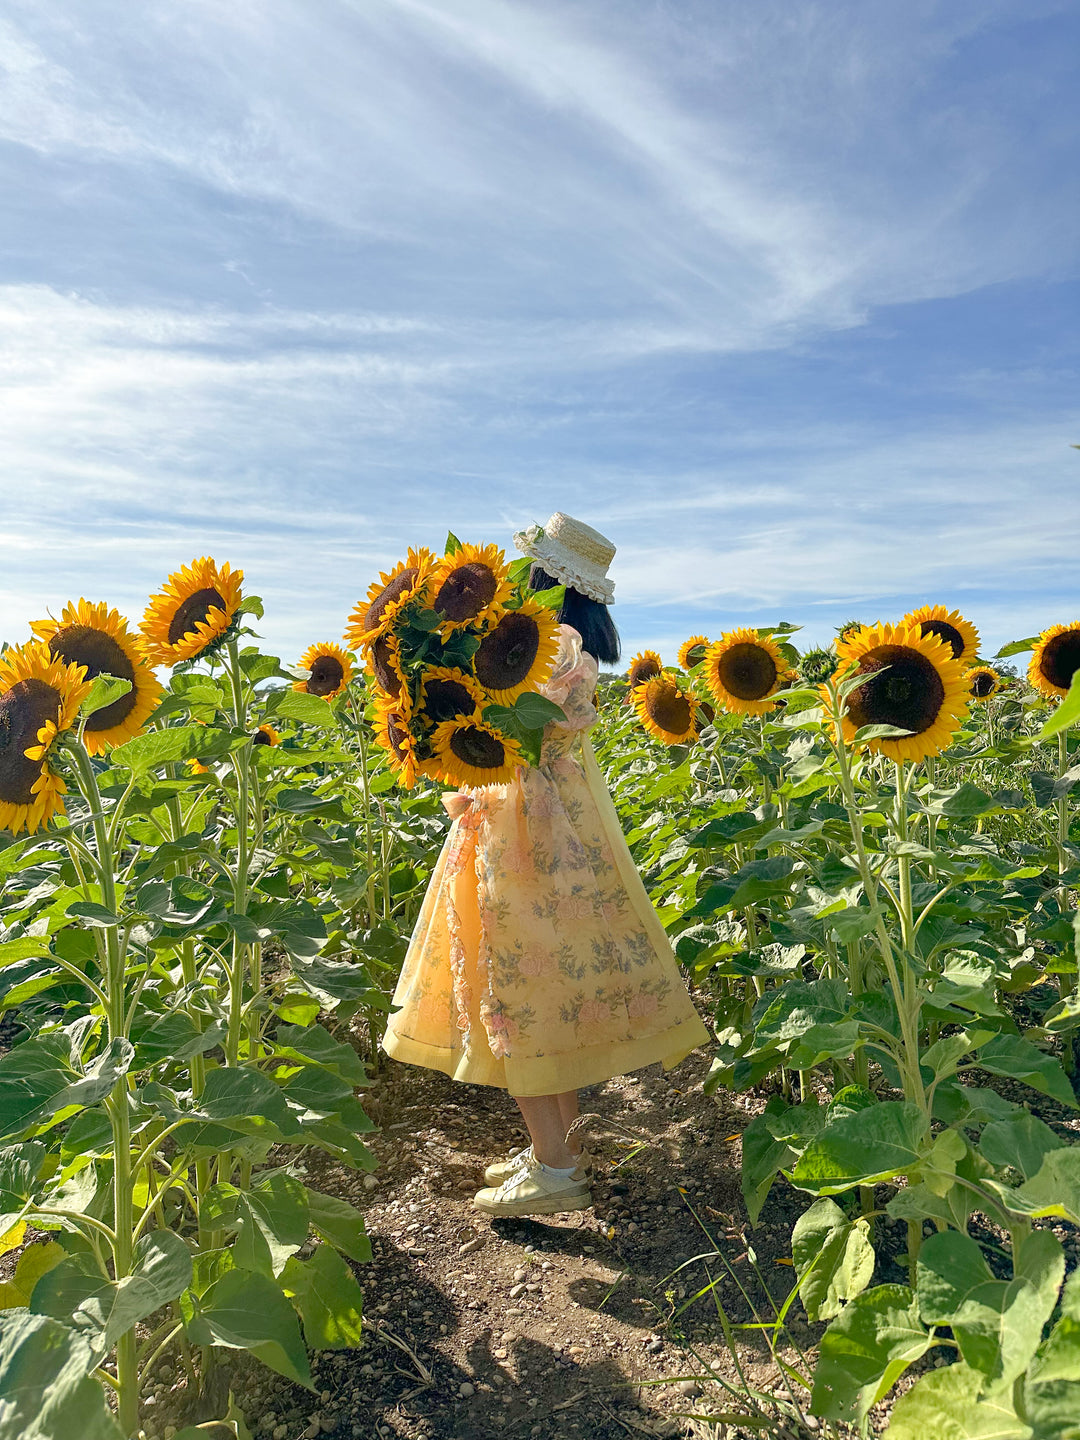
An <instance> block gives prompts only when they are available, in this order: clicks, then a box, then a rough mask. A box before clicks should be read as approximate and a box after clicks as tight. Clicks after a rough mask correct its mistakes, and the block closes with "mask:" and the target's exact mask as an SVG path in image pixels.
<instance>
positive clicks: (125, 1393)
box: [68, 740, 139, 1435]
mask: <svg viewBox="0 0 1080 1440" xmlns="http://www.w3.org/2000/svg"><path fill="white" fill-rule="evenodd" d="M68 745H69V748H70V752H71V754H72V756H73V757H74V760H75V765H76V769H77V770H78V773H79V779H80V782H81V784H80V788H81V790H82V792H83V798H84V800H85V801H86V803H87V805H88V806H89V807H90V814H91V817H92V824H93V827H94V844H95V848H96V850H97V868H98V875H99V878H100V881H101V903H102V905H103V906H104V907H105V909H106V910H108V911H110V912H111V913H112V914H114V915H115V913H116V877H115V863H114V856H113V845H112V837H111V835H110V833H109V827H108V825H106V823H105V816H104V813H103V811H102V799H101V792H100V790H99V789H98V783H97V776H96V774H95V773H94V767H93V764H92V763H91V760H90V756H89V755H88V754H87V753H86V750H85V748H84V747H83V745H82V744H81V743H80V742H78V741H75V740H71V741H69V742H68ZM105 956H106V959H105V975H104V981H105V983H104V986H103V989H104V991H105V998H106V1006H105V1021H106V1026H107V1033H108V1038H109V1043H110V1044H112V1043H113V1042H115V1041H117V1040H123V1039H126V1038H127V1037H126V1029H127V1026H126V1021H127V996H126V992H125V989H124V957H123V952H122V949H121V945H120V934H119V931H118V929H117V927H116V926H115V925H109V926H106V927H105ZM106 1109H107V1111H108V1115H109V1123H110V1126H111V1128H112V1146H113V1242H112V1257H113V1275H114V1278H115V1279H116V1280H123V1279H125V1278H126V1277H127V1276H128V1275H130V1274H131V1262H132V1256H133V1253H134V1229H135V1211H134V1202H133V1198H132V1195H133V1191H134V1186H135V1179H136V1175H135V1172H134V1171H133V1169H132V1164H131V1114H130V1108H129V1104H128V1082H127V1077H126V1076H122V1077H121V1078H120V1079H119V1080H118V1081H117V1082H116V1085H115V1086H114V1087H113V1091H112V1094H111V1095H110V1096H109V1098H108V1100H107V1101H106ZM116 1382H117V1411H118V1417H119V1421H120V1428H121V1429H122V1430H123V1432H124V1434H125V1435H134V1433H135V1431H136V1429H137V1428H138V1424H139V1367H138V1363H137V1360H136V1347H135V1331H134V1329H131V1330H127V1331H125V1332H124V1334H122V1335H121V1336H120V1338H119V1339H118V1340H117V1342H116Z"/></svg>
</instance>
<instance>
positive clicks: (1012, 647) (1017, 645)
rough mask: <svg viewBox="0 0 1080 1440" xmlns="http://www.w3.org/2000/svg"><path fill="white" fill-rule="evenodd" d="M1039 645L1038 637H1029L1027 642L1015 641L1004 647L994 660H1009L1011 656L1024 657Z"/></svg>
mask: <svg viewBox="0 0 1080 1440" xmlns="http://www.w3.org/2000/svg"><path fill="white" fill-rule="evenodd" d="M1038 643H1039V637H1038V635H1029V636H1028V637H1027V639H1026V640H1014V641H1012V643H1011V644H1009V645H1003V646H1002V647H1001V649H1000V650H999V651H998V652H997V654H996V655H995V656H994V659H995V660H1007V659H1008V658H1009V656H1010V655H1022V654H1023V653H1024V651H1025V650H1034V648H1035V646H1036V645H1037V644H1038Z"/></svg>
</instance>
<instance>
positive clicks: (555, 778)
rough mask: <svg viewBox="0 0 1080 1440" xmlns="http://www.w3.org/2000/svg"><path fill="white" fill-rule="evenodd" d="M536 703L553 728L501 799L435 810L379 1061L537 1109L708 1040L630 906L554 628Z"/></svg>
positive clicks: (580, 692)
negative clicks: (390, 1059)
mask: <svg viewBox="0 0 1080 1440" xmlns="http://www.w3.org/2000/svg"><path fill="white" fill-rule="evenodd" d="M561 630H562V635H561V644H560V650H559V657H558V659H557V661H556V664H555V669H554V671H553V673H552V676H551V679H550V681H549V682H548V684H547V685H546V686H545V687H544V694H545V695H547V697H548V698H549V699H550V700H553V701H555V703H556V704H557V705H560V706H561V707H562V709H563V711H564V713H565V715H566V721H565V723H564V722H562V721H558V722H553V723H552V724H550V725H549V726H548V727H547V730H546V731H545V734H544V744H543V749H542V751H541V756H540V764H539V765H538V766H537V767H535V768H533V767H531V766H530V767H522V768H520V769H519V770H518V772H517V778H516V779H515V780H513V781H512V782H511V783H510V784H508V785H492V786H487V787H485V788H482V789H475V790H468V791H463V792H462V793H461V794H459V795H450V796H447V797H446V799H445V800H444V804H446V807H447V809H448V810H449V812H450V813H451V815H454V816H455V817H456V818H455V819H454V823H453V825H452V827H451V830H450V833H449V835H448V836H447V839H446V843H445V845H444V846H443V850H442V853H441V855H440V856H439V860H438V863H437V864H436V867H435V872H434V874H433V875H432V877H431V882H430V884H429V886H428V890H427V894H426V896H425V898H424V904H423V907H422V909H421V911H420V916H419V918H418V920H417V922H416V928H415V930H414V931H413V936H412V941H411V944H410V946H409V952H408V954H407V956H406V958H405V964H404V967H403V969H402V972H401V977H400V979H399V981H398V985H397V990H396V993H395V995H394V1005H395V1006H398V1007H400V1008H398V1009H397V1010H395V1011H394V1013H392V1014H391V1016H390V1019H389V1022H388V1025H387V1031H386V1036H385V1038H384V1040H383V1047H384V1049H385V1050H386V1052H387V1054H389V1055H392V1056H394V1058H395V1059H398V1060H405V1061H408V1062H409V1063H411V1064H414V1065H423V1066H426V1067H427V1068H428V1069H433V1070H441V1071H443V1072H444V1073H445V1074H447V1075H450V1076H451V1077H452V1078H453V1079H455V1080H465V1081H469V1082H471V1083H474V1084H480V1085H498V1086H502V1087H503V1088H504V1089H506V1090H508V1091H509V1092H510V1093H511V1094H512V1095H552V1094H559V1093H561V1092H563V1091H567V1090H577V1089H580V1088H581V1087H583V1086H586V1085H592V1084H595V1083H596V1082H598V1081H601V1080H607V1079H609V1078H610V1077H611V1076H613V1075H625V1074H628V1073H629V1072H630V1071H632V1070H636V1069H638V1068H640V1067H641V1066H643V1065H649V1064H651V1063H652V1062H653V1061H656V1060H662V1061H663V1062H664V1064H665V1066H668V1067H670V1066H672V1065H675V1064H677V1063H678V1062H679V1061H680V1060H682V1059H684V1058H685V1056H686V1055H688V1054H689V1053H690V1051H691V1050H693V1049H694V1048H695V1047H696V1046H698V1045H701V1044H702V1043H704V1042H705V1041H706V1040H707V1039H708V1032H707V1031H706V1029H705V1026H704V1025H703V1024H702V1022H701V1019H700V1018H699V1016H698V1014H697V1011H696V1010H695V1009H694V1006H693V1003H692V1001H691V999H690V996H689V994H688V993H687V990H686V987H685V985H684V984H683V980H682V977H681V975H680V974H679V968H678V962H677V961H676V959H675V956H674V953H673V952H672V949H671V944H670V942H669V941H668V938H667V935H666V933H665V931H664V928H663V926H662V925H661V924H660V921H659V918H658V917H657V915H656V912H655V911H654V910H653V908H652V905H651V904H650V902H649V898H648V896H647V894H646V893H645V887H644V886H643V885H642V883H641V878H640V876H639V875H638V873H637V870H636V868H635V866H634V862H633V860H632V858H631V856H630V852H629V850H628V849H627V846H626V841H625V839H624V838H623V834H622V830H621V828H620V826H619V821H618V817H617V816H616V813H615V807H614V805H613V804H612V802H611V797H610V795H609V794H608V791H607V787H606V785H605V784H604V779H603V776H602V775H601V773H600V769H599V766H598V765H597V763H596V759H595V757H594V756H593V753H592V747H591V746H590V744H589V740H588V736H587V733H586V732H587V731H588V729H589V727H590V726H591V725H592V724H593V723H594V721H595V720H596V709H595V707H594V705H593V699H594V695H595V691H596V680H597V665H596V661H595V660H594V659H593V657H592V656H591V655H588V654H586V653H585V652H584V651H583V650H582V648H581V637H580V635H579V634H578V633H577V631H576V630H573V629H571V627H570V626H568V625H564V626H562V627H561Z"/></svg>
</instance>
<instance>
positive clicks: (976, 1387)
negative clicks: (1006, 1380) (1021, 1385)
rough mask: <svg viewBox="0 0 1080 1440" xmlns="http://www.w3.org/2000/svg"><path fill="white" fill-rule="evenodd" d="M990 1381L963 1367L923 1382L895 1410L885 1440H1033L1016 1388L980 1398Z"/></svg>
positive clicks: (935, 1374) (943, 1371) (938, 1372)
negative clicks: (1014, 1400) (1014, 1393)
mask: <svg viewBox="0 0 1080 1440" xmlns="http://www.w3.org/2000/svg"><path fill="white" fill-rule="evenodd" d="M985 1383H986V1378H985V1376H983V1375H980V1374H979V1373H978V1371H976V1370H972V1369H971V1368H970V1367H969V1366H967V1365H965V1364H963V1362H961V1363H959V1364H956V1365H946V1366H945V1367H944V1368H943V1369H941V1370H931V1371H930V1373H929V1374H928V1375H923V1376H921V1377H920V1378H919V1379H918V1380H917V1381H916V1382H915V1384H914V1385H913V1386H912V1387H911V1389H910V1390H909V1391H908V1392H907V1394H906V1395H901V1396H900V1398H899V1400H897V1402H896V1405H895V1406H894V1408H893V1412H892V1418H891V1419H890V1421H889V1428H888V1429H887V1430H886V1432H885V1440H1031V1437H1032V1435H1033V1431H1032V1429H1031V1426H1030V1425H1025V1424H1024V1422H1023V1420H1020V1419H1019V1418H1018V1417H1017V1414H1016V1411H1015V1410H1014V1409H1013V1405H1012V1397H1011V1393H1010V1387H1008V1386H999V1387H996V1388H995V1390H994V1391H993V1392H992V1394H991V1395H988V1396H983V1397H982V1398H980V1395H981V1392H982V1387H983V1386H984V1385H985Z"/></svg>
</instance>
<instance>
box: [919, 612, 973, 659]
mask: <svg viewBox="0 0 1080 1440" xmlns="http://www.w3.org/2000/svg"><path fill="white" fill-rule="evenodd" d="M919 629H920V630H921V632H922V633H923V634H924V635H936V636H937V638H938V639H939V640H944V641H945V644H946V645H951V646H952V653H953V659H954V660H959V659H960V656H961V655H963V653H964V637H963V636H962V635H961V634H960V631H959V630H957V629H956V627H955V626H954V625H948V624H946V622H945V621H944V620H924V621H922V623H921V624H920V626H919Z"/></svg>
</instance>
